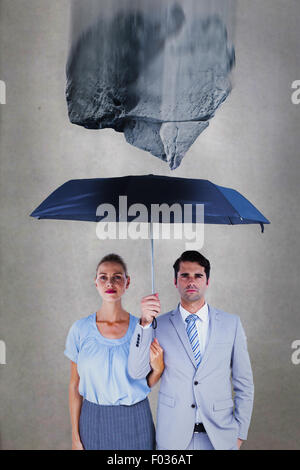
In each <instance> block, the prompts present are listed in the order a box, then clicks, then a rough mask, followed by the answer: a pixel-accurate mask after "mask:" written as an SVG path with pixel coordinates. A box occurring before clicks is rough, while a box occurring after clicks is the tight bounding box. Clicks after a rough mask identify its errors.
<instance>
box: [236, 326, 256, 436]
mask: <svg viewBox="0 0 300 470" xmlns="http://www.w3.org/2000/svg"><path fill="white" fill-rule="evenodd" d="M231 367H232V385H233V390H234V404H235V410H234V414H235V418H236V420H237V421H238V423H239V425H240V427H239V435H238V437H239V438H240V439H242V440H246V439H247V435H248V429H249V426H250V420H251V415H252V409H253V399H254V384H253V375H252V369H251V363H250V358H249V354H248V349H247V338H246V335H245V332H244V329H243V327H242V323H241V320H240V318H239V317H238V322H237V329H236V335H235V341H234V346H233V352H232V362H231Z"/></svg>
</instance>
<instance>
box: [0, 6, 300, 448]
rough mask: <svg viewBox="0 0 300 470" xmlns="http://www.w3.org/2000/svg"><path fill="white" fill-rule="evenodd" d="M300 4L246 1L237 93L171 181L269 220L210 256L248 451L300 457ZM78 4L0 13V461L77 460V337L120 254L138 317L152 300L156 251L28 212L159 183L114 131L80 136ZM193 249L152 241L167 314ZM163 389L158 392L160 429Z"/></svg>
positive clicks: (214, 238)
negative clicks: (96, 280) (238, 350)
mask: <svg viewBox="0 0 300 470" xmlns="http://www.w3.org/2000/svg"><path fill="white" fill-rule="evenodd" d="M299 18H300V3H299V1H298V0H264V1H263V2H261V1H259V0H252V1H251V2H249V1H247V0H239V1H238V10H237V19H236V38H235V47H236V58H237V63H236V68H235V71H234V74H233V82H234V84H233V85H234V87H233V91H232V94H231V95H230V97H229V98H228V100H227V101H226V102H225V103H224V105H223V107H222V108H221V109H220V110H219V111H218V112H217V113H216V116H215V118H214V119H213V121H212V122H211V125H210V126H209V128H208V129H207V130H206V131H205V132H204V133H203V134H202V136H201V138H200V139H198V140H197V141H196V142H195V143H194V144H193V146H192V147H191V148H190V150H189V152H188V153H187V154H186V156H185V158H184V160H183V162H182V165H181V166H180V168H178V169H177V170H175V171H173V172H172V176H182V177H198V178H204V179H209V180H211V181H213V182H215V183H217V184H220V185H223V186H228V187H234V188H235V189H237V190H238V191H241V192H242V193H243V194H244V195H245V196H246V197H247V198H249V199H250V200H251V201H252V202H253V203H254V204H255V205H256V206H257V207H258V209H259V210H261V212H263V214H264V215H265V216H266V217H267V218H268V219H269V220H270V221H271V225H270V226H267V227H266V230H265V233H264V234H261V233H260V229H259V227H258V226H235V227H232V226H214V225H210V226H206V227H205V243H204V246H203V249H202V252H203V253H204V254H205V255H206V256H207V257H208V258H209V259H210V261H211V265H212V271H211V285H210V288H209V294H208V301H209V302H210V303H211V304H213V305H214V306H216V307H218V308H221V309H223V310H227V311H228V312H232V313H237V314H239V315H240V317H241V319H242V322H243V325H244V327H245V330H246V333H247V337H248V347H249V352H250V356H251V361H252V366H253V372H254V380H255V402H254V412H253V418H252V424H251V428H250V431H249V436H248V440H247V442H245V443H244V445H243V448H244V449H249V450H253V449H299V447H300V444H299V443H300V428H299V409H300V393H299V392H300V365H294V364H293V363H292V361H291V355H292V352H293V351H292V349H291V344H292V342H293V341H294V340H296V339H300V320H299V318H300V316H299V301H300V290H299V279H300V261H299V248H300V246H299V245H300V243H299V235H300V233H299V232H300V217H299V203H300V195H299V174H300V173H299V170H300V163H299V162H300V159H299V146H300V145H299V144H300V133H299V118H300V104H299V105H295V104H292V102H291V94H292V90H291V84H292V82H293V81H294V80H297V79H298V80H299V79H300V49H299V41H300V29H299ZM68 28H69V2H68V1H67V0H59V1H58V0H52V1H51V2H50V1H46V0H1V1H0V79H1V80H4V81H5V83H6V87H7V102H6V104H5V105H0V152H1V171H0V200H1V218H0V224H1V225H0V236H1V239H0V242H1V245H0V247H1V264H0V269H1V271H0V276H1V284H0V285H1V287H0V289H1V292H0V301H1V304H0V305H1V314H0V340H1V341H4V342H5V345H6V364H0V448H1V449H68V448H70V444H71V434H70V423H69V415H68V376H69V363H68V360H67V359H66V358H65V357H64V355H63V349H64V342H65V338H66V334H67V331H68V329H69V327H70V325H71V324H72V323H73V322H74V321H75V320H77V319H78V318H81V317H83V316H86V315H88V314H90V313H92V312H93V311H95V310H97V309H98V307H99V298H98V295H97V293H96V291H95V288H94V286H93V275H94V270H95V267H96V265H97V262H98V260H99V259H100V258H101V257H102V256H103V255H104V254H106V253H108V252H110V251H115V252H117V253H119V254H121V255H122V256H124V258H125V260H126V261H127V262H128V267H129V271H130V274H131V276H132V283H131V287H130V290H129V291H128V292H127V293H126V296H125V299H124V305H125V307H126V308H127V309H128V310H129V311H131V312H132V313H134V314H135V315H139V300H140V298H141V296H143V295H146V294H148V293H150V291H151V278H150V250H149V242H148V241H147V240H144V241H143V240H139V241H137V242H136V241H131V240H123V241H122V240H116V241H108V240H107V241H100V240H99V239H97V237H96V229H95V226H94V225H93V224H88V223H81V222H63V221H37V220H34V219H32V218H30V217H29V214H30V212H31V211H32V210H33V209H34V208H35V207H36V206H37V205H38V204H39V203H40V202H41V201H42V200H43V199H44V198H45V197H46V196H47V195H48V194H49V193H50V192H51V191H52V190H54V189H55V188H56V187H57V186H59V185H60V184H62V183H64V182H65V181H67V180H69V179H73V178H92V177H109V176H123V175H126V174H147V173H156V174H163V175H170V174H171V172H170V170H169V169H168V168H167V166H166V164H165V163H164V162H161V161H160V160H158V159H155V158H149V154H147V153H146V152H144V151H142V150H139V149H137V148H134V147H132V146H131V145H129V144H127V143H126V142H125V140H124V137H123V136H122V135H121V134H118V133H116V132H114V131H113V130H111V129H106V130H103V131H101V132H97V131H92V130H89V131H87V130H85V129H83V128H81V127H76V126H74V125H71V124H70V123H69V121H68V117H67V107H66V103H65V63H66V58H67V53H68V46H69V42H68V41H69V39H68V38H69V34H68ZM184 249H185V245H184V242H183V241H164V240H160V241H157V242H156V243H155V258H156V260H157V262H156V265H155V269H156V285H157V290H158V291H159V293H160V297H161V301H162V306H163V309H164V310H166V311H167V310H169V309H170V308H172V307H174V306H175V305H176V304H177V301H178V298H177V295H176V291H175V288H174V286H173V280H172V264H173V262H174V260H175V259H176V258H177V256H178V255H180V253H181V252H182V251H183V250H184ZM157 390H158V387H156V388H155V390H153V391H152V392H151V396H150V400H151V407H152V410H153V413H154V416H155V408H156V400H157Z"/></svg>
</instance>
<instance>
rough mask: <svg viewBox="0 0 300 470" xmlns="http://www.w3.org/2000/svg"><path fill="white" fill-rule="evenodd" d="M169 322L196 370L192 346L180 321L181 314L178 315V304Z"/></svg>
mask: <svg viewBox="0 0 300 470" xmlns="http://www.w3.org/2000/svg"><path fill="white" fill-rule="evenodd" d="M170 321H171V323H172V324H173V326H174V328H175V330H176V332H177V334H178V337H179V339H180V341H181V342H182V344H183V346H184V348H185V350H186V352H187V354H188V356H189V358H190V360H191V361H192V363H193V364H194V366H195V368H197V364H196V361H195V356H194V353H193V350H192V346H191V343H190V340H189V337H188V335H187V332H186V328H185V325H184V323H183V321H182V316H181V313H180V310H179V304H178V306H177V309H175V310H173V312H172V313H171V315H170Z"/></svg>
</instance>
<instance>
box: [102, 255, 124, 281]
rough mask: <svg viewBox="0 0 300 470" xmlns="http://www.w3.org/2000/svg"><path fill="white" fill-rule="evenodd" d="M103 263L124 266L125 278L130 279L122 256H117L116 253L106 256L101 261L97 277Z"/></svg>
mask: <svg viewBox="0 0 300 470" xmlns="http://www.w3.org/2000/svg"><path fill="white" fill-rule="evenodd" d="M102 263H118V264H120V265H121V266H122V268H123V269H124V272H125V276H126V277H128V272H127V266H126V264H125V261H124V260H123V258H121V256H119V255H116V254H115V253H110V254H109V255H106V256H104V257H103V258H102V259H101V260H100V261H99V263H98V265H97V269H96V276H97V273H98V269H99V266H100V264H102Z"/></svg>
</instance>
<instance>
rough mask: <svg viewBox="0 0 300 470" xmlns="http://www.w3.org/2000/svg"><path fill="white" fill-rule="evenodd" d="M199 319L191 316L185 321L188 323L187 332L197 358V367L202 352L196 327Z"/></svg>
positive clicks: (193, 315)
mask: <svg viewBox="0 0 300 470" xmlns="http://www.w3.org/2000/svg"><path fill="white" fill-rule="evenodd" d="M198 318H199V317H198V316H197V315H195V314H192V315H189V316H188V317H186V319H185V321H186V322H187V327H186V332H187V334H188V337H189V340H190V343H191V346H192V350H193V353H194V356H195V360H196V364H197V367H198V366H199V364H200V362H201V351H200V344H199V337H198V332H197V327H196V320H197V319H198Z"/></svg>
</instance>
